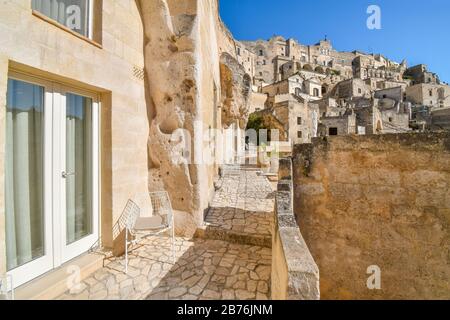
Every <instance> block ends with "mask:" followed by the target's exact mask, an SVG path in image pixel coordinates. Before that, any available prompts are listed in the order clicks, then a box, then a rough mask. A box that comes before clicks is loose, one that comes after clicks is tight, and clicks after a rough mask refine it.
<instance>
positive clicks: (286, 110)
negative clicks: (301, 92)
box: [266, 94, 320, 146]
mask: <svg viewBox="0 0 450 320" xmlns="http://www.w3.org/2000/svg"><path fill="white" fill-rule="evenodd" d="M266 111H267V112H270V113H271V114H273V116H274V117H275V118H276V119H278V121H279V122H280V123H282V124H283V125H284V132H286V134H287V137H286V138H287V139H286V140H287V141H289V143H290V144H291V145H292V146H293V145H295V144H299V143H300V144H301V143H309V142H311V139H312V138H315V137H317V134H318V124H319V117H320V116H319V108H318V106H317V105H314V104H310V103H308V100H305V99H303V98H302V97H300V96H296V95H293V94H287V95H284V96H276V97H273V98H269V99H268V107H267V108H266Z"/></svg>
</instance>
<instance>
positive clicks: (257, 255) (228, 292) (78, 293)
mask: <svg viewBox="0 0 450 320" xmlns="http://www.w3.org/2000/svg"><path fill="white" fill-rule="evenodd" d="M271 193H272V189H271V187H270V184H269V183H268V182H267V180H266V178H264V177H261V176H258V175H257V174H256V172H254V171H242V172H241V173H240V174H239V175H238V176H226V177H225V178H224V179H222V181H221V188H220V189H219V190H218V192H217V194H216V196H215V199H214V201H213V204H212V207H211V210H210V212H209V213H210V214H209V215H208V216H207V219H206V220H207V222H208V223H207V224H208V225H210V224H214V227H215V228H220V229H221V230H222V232H223V233H225V234H226V233H227V232H231V234H234V235H236V234H238V235H241V236H242V238H235V237H234V238H233V237H231V239H232V240H233V241H224V240H223V239H216V238H208V236H209V235H210V234H209V233H205V234H204V236H205V237H204V238H202V239H199V238H195V239H186V238H177V239H176V243H175V252H176V254H175V255H176V259H175V260H176V263H175V264H174V263H173V262H172V258H171V245H170V243H171V242H170V238H168V237H150V238H147V239H146V240H145V241H143V242H142V243H140V244H139V246H138V247H137V248H135V249H134V250H133V257H131V258H130V262H129V271H128V274H125V273H124V269H125V268H124V259H123V258H113V259H111V260H108V261H109V262H108V263H105V264H106V266H105V267H104V268H102V269H100V270H98V271H97V272H95V273H94V274H93V275H91V276H90V277H89V278H87V279H86V280H84V281H82V282H81V284H79V285H77V286H74V287H72V288H71V290H68V291H67V292H66V293H65V294H64V295H62V296H61V297H60V299H82V300H86V299H89V300H104V299H110V300H111V299H113V300H119V299H121V300H139V299H148V300H165V299H185V300H200V299H223V300H233V299H237V300H252V299H258V300H263V299H268V298H270V274H271V264H272V260H271V259H272V255H271V249H270V247H269V246H267V245H266V244H267V243H265V242H264V241H266V239H267V238H270V232H271V221H272V219H271V215H272V214H273V206H274V203H273V199H272V195H271ZM211 235H213V236H214V235H215V234H214V233H212V234H211ZM258 237H260V238H261V239H263V240H264V241H262V244H263V245H262V246H258V245H253V244H249V243H251V242H258V241H259V240H258V239H259V238H258ZM223 238H227V237H226V236H223ZM252 239H253V240H252ZM255 239H256V240H255ZM240 240H244V243H239V241H240Z"/></svg>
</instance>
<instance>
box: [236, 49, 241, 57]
mask: <svg viewBox="0 0 450 320" xmlns="http://www.w3.org/2000/svg"><path fill="white" fill-rule="evenodd" d="M237 55H238V56H240V55H241V48H237Z"/></svg>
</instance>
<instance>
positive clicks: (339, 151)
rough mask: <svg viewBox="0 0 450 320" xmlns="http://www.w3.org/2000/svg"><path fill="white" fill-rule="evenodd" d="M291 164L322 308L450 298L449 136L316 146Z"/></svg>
mask: <svg viewBox="0 0 450 320" xmlns="http://www.w3.org/2000/svg"><path fill="white" fill-rule="evenodd" d="M293 159H294V166H293V168H294V189H295V193H294V194H295V200H294V208H295V214H296V217H297V220H298V222H299V225H300V230H301V232H302V234H303V236H304V238H305V241H306V243H307V244H308V247H309V250H310V251H311V254H312V256H313V257H314V260H315V261H316V262H317V264H318V266H319V270H320V288H321V297H322V299H449V297H450V282H449V279H450V269H449V268H448V265H449V245H448V244H449V241H450V228H449V218H450V202H449V199H450V198H449V196H448V190H449V188H450V186H449V181H450V171H449V168H450V135H449V134H448V133H431V134H397V135H389V134H388V135H380V136H354V137H350V136H348V137H333V138H328V139H326V140H323V139H320V140H319V139H317V140H314V141H313V143H312V144H309V145H308V144H307V145H298V146H296V147H295V150H294V154H293ZM371 266H376V267H379V268H380V270H381V289H380V290H370V289H368V286H367V283H368V282H370V281H368V279H369V277H370V276H371V275H372V273H371V272H373V271H371V272H369V274H368V268H369V267H371ZM369 270H372V269H369ZM369 280H370V279H369ZM370 283H372V282H370Z"/></svg>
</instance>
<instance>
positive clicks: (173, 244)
mask: <svg viewBox="0 0 450 320" xmlns="http://www.w3.org/2000/svg"><path fill="white" fill-rule="evenodd" d="M174 222H175V221H174V218H173V216H172V260H173V263H174V264H175V223H174Z"/></svg>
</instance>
